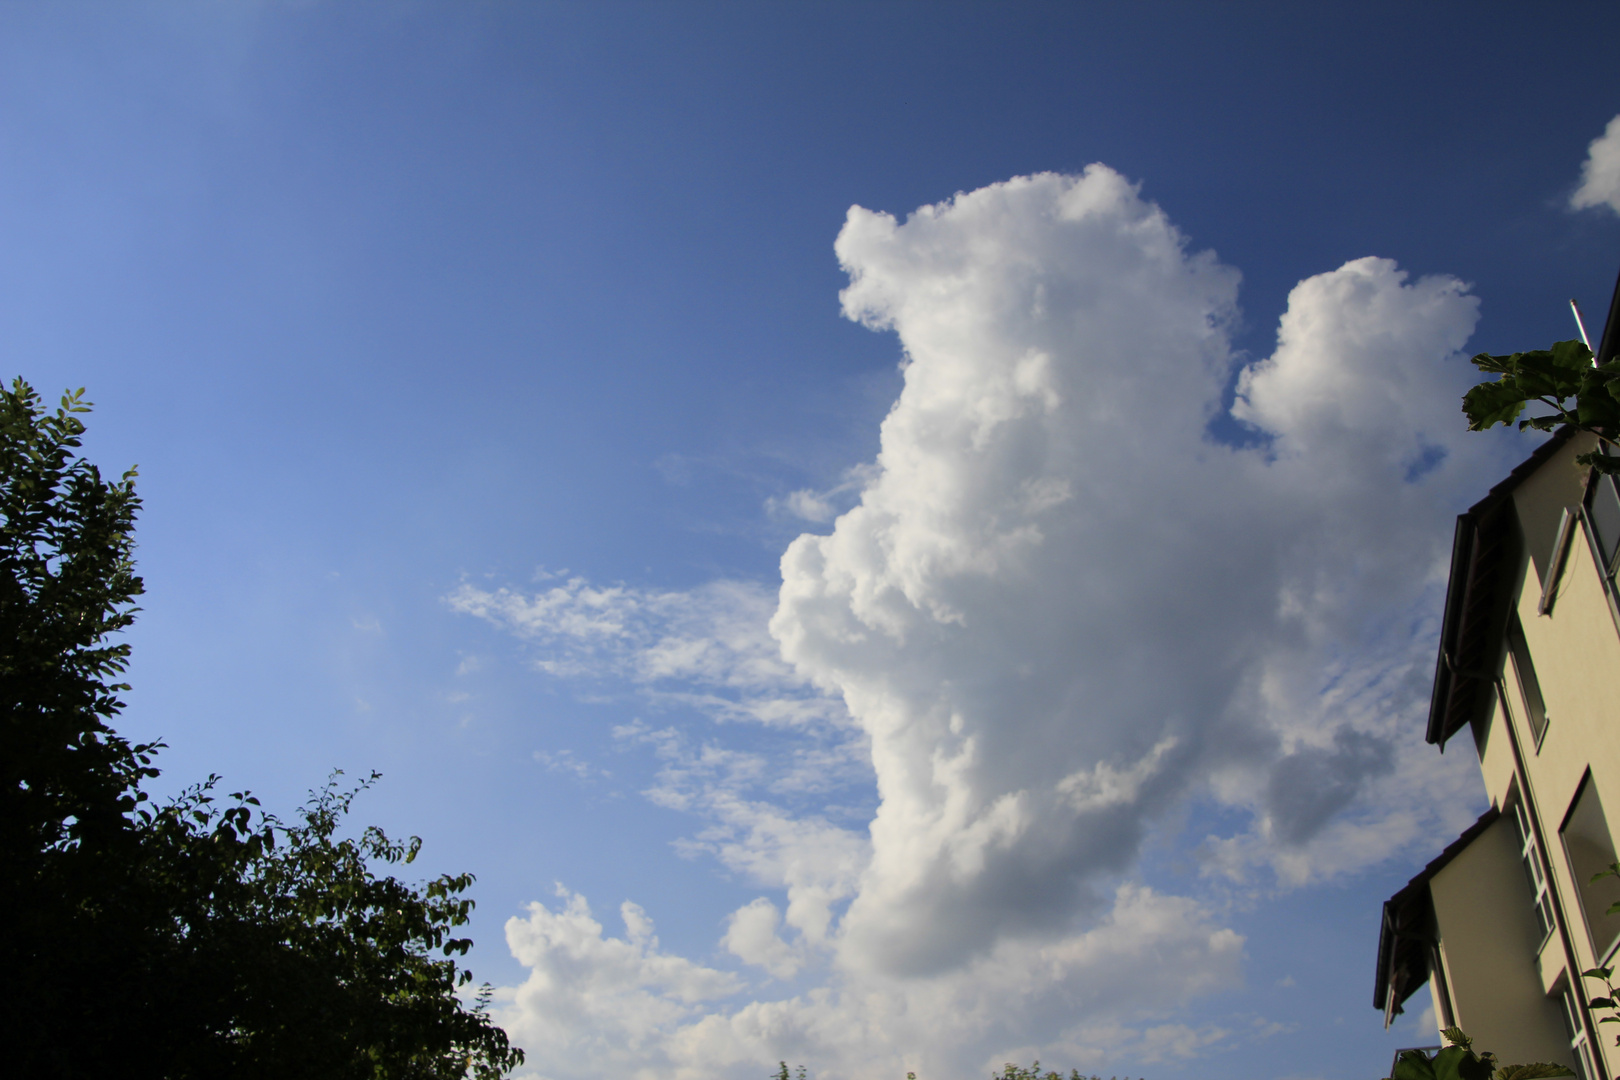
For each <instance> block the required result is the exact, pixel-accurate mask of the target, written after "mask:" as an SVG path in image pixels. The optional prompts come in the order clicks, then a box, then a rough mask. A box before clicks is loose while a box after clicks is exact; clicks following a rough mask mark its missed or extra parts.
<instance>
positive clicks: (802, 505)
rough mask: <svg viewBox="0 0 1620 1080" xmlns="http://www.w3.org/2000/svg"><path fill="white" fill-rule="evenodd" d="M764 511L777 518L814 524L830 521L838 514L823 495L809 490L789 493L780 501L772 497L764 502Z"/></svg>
mask: <svg viewBox="0 0 1620 1080" xmlns="http://www.w3.org/2000/svg"><path fill="white" fill-rule="evenodd" d="M765 509H766V510H767V511H769V512H770V513H771V514H774V515H777V516H783V517H796V518H802V519H803V520H805V521H812V522H815V523H816V524H821V523H823V522H827V521H831V520H832V519H833V518H834V517H835V516H837V513H838V511H837V510H836V509H834V507H833V504H832V502H831V500H829V499H828V498H827V496H826V494H825V493H823V492H820V491H811V490H810V489H809V488H801V489H799V490H798V491H790V492H788V493H787V495H785V496H783V497H782V498H780V499H778V498H776V497H775V496H772V497H771V498H769V499H766V500H765Z"/></svg>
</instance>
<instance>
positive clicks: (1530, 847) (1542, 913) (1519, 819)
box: [1513, 799, 1553, 941]
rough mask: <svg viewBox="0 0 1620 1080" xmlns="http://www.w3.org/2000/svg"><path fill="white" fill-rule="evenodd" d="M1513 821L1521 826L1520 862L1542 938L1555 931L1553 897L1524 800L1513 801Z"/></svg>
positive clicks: (1545, 938) (1544, 938)
mask: <svg viewBox="0 0 1620 1080" xmlns="http://www.w3.org/2000/svg"><path fill="white" fill-rule="evenodd" d="M1513 823H1514V824H1515V825H1517V826H1518V827H1519V864H1520V865H1521V866H1523V867H1524V876H1525V877H1527V878H1529V879H1530V895H1531V896H1533V897H1534V898H1535V899H1534V901H1533V903H1534V905H1535V909H1536V926H1537V928H1538V929H1540V931H1541V939H1542V940H1543V941H1545V940H1547V935H1548V934H1550V933H1552V932H1553V912H1552V899H1551V898H1550V897H1548V895H1547V878H1546V876H1545V875H1544V874H1543V873H1542V872H1541V850H1540V849H1539V848H1537V847H1536V834H1535V832H1534V831H1533V830H1532V829H1531V828H1530V819H1529V817H1528V816H1527V815H1526V814H1525V812H1524V800H1522V799H1519V800H1515V801H1514V803H1513Z"/></svg>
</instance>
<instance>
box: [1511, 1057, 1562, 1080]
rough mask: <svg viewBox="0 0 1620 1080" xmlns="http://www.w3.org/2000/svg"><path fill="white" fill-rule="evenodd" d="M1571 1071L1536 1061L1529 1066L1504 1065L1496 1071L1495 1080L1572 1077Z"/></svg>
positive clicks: (1537, 1079)
mask: <svg viewBox="0 0 1620 1080" xmlns="http://www.w3.org/2000/svg"><path fill="white" fill-rule="evenodd" d="M1574 1075H1575V1072H1574V1070H1572V1069H1567V1068H1565V1067H1564V1066H1562V1065H1554V1064H1552V1063H1550V1062H1546V1061H1538V1062H1535V1063H1534V1064H1531V1065H1504V1066H1503V1067H1502V1068H1500V1069H1497V1070H1496V1080H1541V1078H1542V1077H1546V1076H1574Z"/></svg>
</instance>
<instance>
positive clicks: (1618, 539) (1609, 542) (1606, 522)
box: [1586, 476, 1620, 572]
mask: <svg viewBox="0 0 1620 1080" xmlns="http://www.w3.org/2000/svg"><path fill="white" fill-rule="evenodd" d="M1586 513H1587V517H1588V520H1590V521H1591V523H1592V531H1593V533H1595V534H1596V537H1595V539H1596V540H1597V546H1598V552H1599V554H1600V555H1601V556H1602V558H1603V569H1604V571H1605V572H1612V571H1613V570H1614V556H1615V552H1616V550H1620V491H1617V490H1616V488H1615V478H1614V477H1613V476H1599V477H1597V479H1596V480H1595V481H1594V482H1593V483H1592V485H1591V486H1590V487H1588V488H1587V490H1586Z"/></svg>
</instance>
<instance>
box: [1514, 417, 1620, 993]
mask: <svg viewBox="0 0 1620 1080" xmlns="http://www.w3.org/2000/svg"><path fill="white" fill-rule="evenodd" d="M1567 453H1568V454H1570V455H1571V456H1572V455H1573V453H1574V450H1573V449H1571V450H1568V451H1567ZM1557 464H1558V462H1557V461H1555V462H1551V463H1549V465H1548V466H1547V467H1545V468H1544V469H1543V470H1542V471H1543V472H1546V471H1548V470H1549V469H1552V468H1553V467H1554V466H1555V465H1557ZM1557 472H1558V473H1559V474H1561V473H1562V470H1558V471H1557ZM1538 479H1540V473H1538V474H1537V475H1536V476H1534V477H1531V478H1530V480H1528V481H1526V485H1525V486H1528V485H1529V484H1530V483H1531V482H1533V481H1536V480H1538ZM1548 486H1549V487H1551V486H1552V485H1548ZM1560 486H1561V485H1560ZM1578 498H1579V491H1578V490H1577V491H1576V492H1575V493H1574V495H1573V496H1570V501H1571V502H1574V501H1577V500H1578ZM1554 527H1555V528H1556V522H1555V526H1554ZM1526 540H1527V546H1528V541H1529V537H1528V536H1527V538H1526ZM1540 595H1541V581H1540V577H1539V575H1538V574H1537V573H1536V572H1535V570H1534V569H1533V568H1532V569H1531V572H1530V573H1528V574H1527V575H1526V580H1525V584H1524V588H1523V590H1522V591H1521V593H1520V596H1519V604H1518V611H1519V620H1520V622H1521V623H1522V625H1523V626H1524V636H1525V641H1526V642H1527V643H1528V645H1529V647H1530V654H1531V656H1532V657H1533V658H1534V661H1535V667H1536V675H1537V678H1538V681H1539V682H1540V684H1541V694H1542V697H1543V699H1544V700H1545V701H1546V705H1547V731H1546V735H1545V736H1544V738H1543V739H1542V742H1541V745H1540V746H1539V747H1537V746H1535V745H1534V743H1533V741H1531V740H1530V739H1529V732H1528V729H1527V725H1525V724H1524V722H1523V716H1524V707H1525V706H1524V701H1523V697H1522V695H1521V694H1520V692H1519V687H1518V683H1517V680H1516V679H1515V678H1514V677H1513V669H1512V665H1511V664H1509V665H1507V667H1506V670H1505V671H1504V685H1505V687H1506V689H1507V693H1508V701H1509V704H1510V706H1511V707H1512V709H1513V712H1514V714H1515V716H1514V720H1515V729H1516V730H1517V731H1518V732H1519V734H1520V739H1521V746H1522V747H1523V749H1524V752H1525V770H1526V772H1527V773H1528V774H1529V781H1530V787H1531V790H1532V793H1533V795H1534V800H1535V803H1536V807H1537V810H1538V812H1539V814H1540V817H1541V825H1542V830H1543V834H1544V835H1545V836H1546V837H1547V841H1548V844H1547V846H1548V848H1549V850H1548V852H1547V855H1548V858H1549V860H1550V861H1551V862H1552V864H1553V877H1554V882H1555V884H1556V885H1557V888H1558V892H1559V893H1560V895H1561V899H1562V900H1563V907H1564V909H1565V914H1566V918H1567V920H1568V923H1569V927H1570V933H1571V938H1572V943H1573V945H1574V946H1575V951H1576V956H1577V962H1578V963H1579V965H1580V966H1581V967H1582V968H1587V967H1592V966H1594V965H1596V964H1597V963H1599V962H1600V961H1601V960H1602V959H1603V958H1602V957H1600V956H1595V955H1594V954H1593V950H1592V942H1591V936H1590V934H1589V928H1588V926H1587V924H1586V919H1585V916H1584V915H1583V914H1582V912H1581V910H1580V907H1581V906H1580V904H1579V902H1578V901H1579V897H1580V895H1581V893H1582V892H1583V891H1584V890H1585V889H1587V888H1588V887H1589V883H1588V882H1587V881H1585V880H1579V881H1577V880H1576V878H1575V877H1574V875H1572V874H1571V872H1570V868H1569V861H1568V858H1567V856H1566V852H1565V851H1564V849H1563V844H1562V843H1561V842H1560V840H1559V827H1560V826H1561V825H1562V824H1563V821H1564V818H1565V815H1566V814H1567V813H1568V812H1569V809H1570V806H1571V802H1572V800H1573V799H1574V798H1575V795H1576V792H1577V789H1578V788H1579V785H1580V783H1581V778H1582V777H1583V776H1584V775H1585V773H1586V770H1587V769H1588V768H1590V769H1591V770H1592V783H1593V784H1594V786H1595V787H1596V789H1597V792H1598V796H1599V798H1601V799H1602V801H1603V805H1604V808H1605V810H1606V811H1607V812H1608V813H1609V814H1610V815H1611V816H1612V815H1614V814H1615V813H1616V812H1617V811H1620V632H1617V630H1616V626H1615V620H1614V616H1613V614H1612V612H1611V609H1610V605H1609V600H1608V597H1607V594H1606V593H1605V590H1604V585H1603V579H1602V576H1601V573H1600V571H1599V569H1598V566H1597V564H1596V563H1595V562H1594V560H1593V557H1592V550H1591V545H1590V544H1589V543H1588V542H1587V539H1586V536H1585V534H1584V532H1583V530H1581V529H1580V528H1578V527H1577V528H1576V529H1575V530H1574V533H1573V535H1572V536H1571V538H1570V543H1569V554H1568V558H1567V559H1566V561H1565V563H1564V565H1563V568H1562V573H1561V574H1560V576H1559V577H1558V579H1557V581H1556V583H1555V586H1554V593H1553V595H1554V597H1555V600H1554V603H1553V605H1552V610H1551V611H1550V612H1549V614H1547V615H1539V614H1537V611H1536V605H1537V602H1538V601H1539V599H1540ZM1489 749H1490V748H1489V746H1488V745H1487V751H1489ZM1487 756H1489V755H1488V754H1487ZM1498 782H1499V781H1498ZM1609 824H1610V827H1611V829H1612V828H1613V826H1614V825H1615V824H1616V821H1614V820H1612V817H1611V821H1610V823H1609ZM1613 917H1614V918H1620V916H1613ZM1605 936H1607V935H1605Z"/></svg>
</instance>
